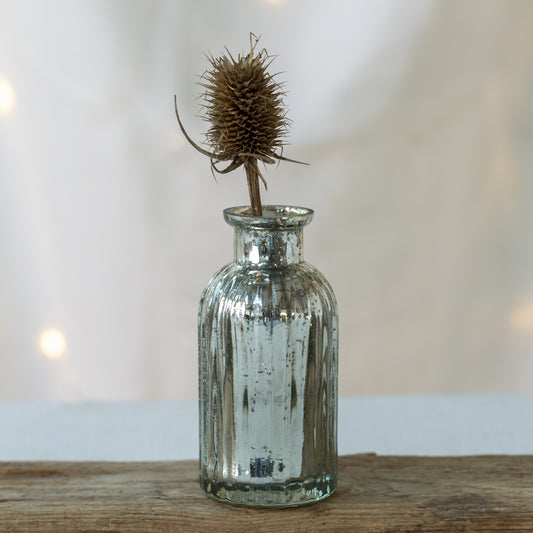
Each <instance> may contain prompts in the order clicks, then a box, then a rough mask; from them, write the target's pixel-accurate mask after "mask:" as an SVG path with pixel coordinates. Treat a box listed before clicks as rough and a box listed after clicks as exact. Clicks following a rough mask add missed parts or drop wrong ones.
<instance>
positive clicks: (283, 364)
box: [198, 206, 338, 507]
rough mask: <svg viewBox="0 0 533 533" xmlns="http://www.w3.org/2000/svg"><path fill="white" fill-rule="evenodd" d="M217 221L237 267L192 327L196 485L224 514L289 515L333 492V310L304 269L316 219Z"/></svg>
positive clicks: (282, 211) (317, 278)
mask: <svg viewBox="0 0 533 533" xmlns="http://www.w3.org/2000/svg"><path fill="white" fill-rule="evenodd" d="M250 213H251V211H250V208H249V207H234V208H229V209H226V210H224V219H225V220H226V222H227V223H228V224H230V225H231V226H233V228H234V260H233V261H232V262H231V263H229V264H228V265H226V266H225V267H223V268H221V269H220V270H219V271H218V272H217V273H216V274H215V275H214V276H213V278H212V279H211V281H210V282H209V284H208V285H207V287H206V288H205V290H204V292H203V294H202V298H201V301H200V310H199V317H198V333H199V334H198V338H199V404H200V485H201V487H202V488H203V489H204V490H205V491H206V492H207V493H208V494H209V495H211V496H213V497H215V498H216V499H218V500H221V501H224V502H226V503H232V504H236V505H245V506H254V507H292V506H297V505H302V504H307V503H313V502H316V501H319V500H322V499H324V498H326V497H327V496H329V495H330V494H332V492H333V491H334V490H335V487H336V483H337V354H338V329H337V320H338V319H337V304H336V300H335V296H334V294H333V291H332V289H331V287H330V285H329V283H328V282H327V281H326V279H325V278H324V276H323V275H322V274H320V272H319V271H318V270H317V269H316V268H315V267H313V266H311V265H310V264H308V263H306V262H305V261H304V259H303V228H304V226H305V225H307V224H308V223H309V222H310V221H311V219H312V217H313V211H312V210H311V209H305V208H300V207H287V206H264V207H263V216H262V217H258V216H252V215H251V214H250Z"/></svg>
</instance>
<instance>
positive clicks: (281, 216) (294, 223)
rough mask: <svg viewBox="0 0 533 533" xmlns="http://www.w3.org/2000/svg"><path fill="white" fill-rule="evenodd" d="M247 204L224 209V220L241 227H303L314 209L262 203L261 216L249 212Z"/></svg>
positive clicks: (311, 216) (309, 219)
mask: <svg viewBox="0 0 533 533" xmlns="http://www.w3.org/2000/svg"><path fill="white" fill-rule="evenodd" d="M251 210H252V208H251V207H250V206H249V205H241V206H237V207H228V208H227V209H224V220H225V221H226V222H227V223H228V224H230V225H231V226H237V227H241V228H267V229H290V228H298V227H303V226H306V225H307V224H309V222H311V220H312V218H313V215H314V211H313V210H312V209H309V208H307V207H297V206H292V205H264V206H263V216H261V217H259V216H254V215H252V214H251Z"/></svg>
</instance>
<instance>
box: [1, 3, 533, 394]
mask: <svg viewBox="0 0 533 533" xmlns="http://www.w3.org/2000/svg"><path fill="white" fill-rule="evenodd" d="M250 31H253V32H254V33H256V34H262V35H263V38H262V40H261V45H262V46H264V47H266V48H267V49H268V50H269V51H270V53H271V54H275V55H278V56H279V57H278V59H277V60H276V61H275V63H274V65H273V69H274V70H278V71H283V74H281V75H280V78H279V79H280V81H283V80H285V81H286V82H287V85H286V88H287V90H288V91H289V93H288V96H287V99H286V102H287V104H288V106H289V108H290V112H289V117H290V118H291V119H292V120H293V121H294V125H293V129H292V134H291V137H290V142H291V144H290V146H288V147H287V149H286V151H285V154H286V155H287V156H288V157H292V158H295V159H299V160H304V161H307V162H309V163H310V166H309V167H301V166H298V165H290V164H282V165H280V166H279V168H277V169H276V168H269V169H268V171H267V179H268V181H269V191H268V192H267V193H265V194H264V195H263V199H264V201H265V203H286V204H294V205H303V206H306V207H312V208H314V209H315V211H316V216H315V219H314V221H313V223H312V224H311V225H310V226H309V227H308V228H307V229H306V257H307V259H308V260H309V261H310V262H311V263H313V264H315V265H316V266H317V267H319V269H320V270H322V272H323V273H324V274H325V275H326V276H327V277H328V279H329V280H330V281H331V283H332V285H333V287H334V289H335V291H336V293H337V297H338V301H339V309H340V314H341V352H340V357H341V363H340V384H341V393H343V394H348V393H350V394H354V393H381V394H383V393H412V392H418V393H420V392H482V391H484V392H490V391H492V392H503V391H514V392H533V379H532V377H533V236H532V230H531V228H532V227H533V111H532V110H533V105H532V104H533V4H532V3H531V2H530V1H528V0H513V2H509V1H508V0H464V1H463V0H461V1H460V0H346V1H342V0H337V1H330V2H324V1H319V0H278V1H270V2H269V1H267V0H248V1H245V0H227V1H224V2H220V1H216V0H210V1H202V2H197V1H193V0H189V1H187V0H181V1H176V0H155V1H154V0H151V1H148V0H145V1H140V0H136V1H132V0H120V1H119V0H107V1H104V0H77V1H76V2H72V1H68V0H48V1H46V2H41V1H39V0H34V1H30V0H22V1H20V0H19V1H17V2H14V1H9V0H0V400H29V399H43V398H48V399H59V400H80V399H143V398H170V397H194V396H195V395H196V309H197V304H198V300H199V296H200V293H201V290H202V288H203V287H204V285H205V284H206V283H207V281H208V279H209V278H210V276H211V275H212V274H213V272H214V271H215V270H217V269H218V268H219V267H220V266H222V265H223V264H224V263H226V262H227V261H229V260H230V259H231V257H232V235H231V230H230V228H229V227H228V226H226V225H225V223H224V222H223V220H222V216H221V211H222V209H223V208H225V207H228V206H232V205H240V204H243V203H247V189H246V185H245V180H244V177H243V175H242V174H241V173H240V171H238V172H236V173H233V174H231V175H227V176H221V177H220V178H219V180H218V181H219V183H218V184H216V183H215V182H214V181H213V179H212V177H211V174H210V170H209V162H208V161H207V160H206V159H205V158H204V157H203V156H201V155H199V154H198V153H197V152H195V151H194V150H193V149H192V148H191V147H189V146H188V145H185V144H184V142H183V139H182V138H181V136H180V135H179V134H178V133H177V132H178V129H177V124H176V121H175V117H174V111H173V103H172V98H173V94H174V93H177V95H178V97H179V100H180V104H181V109H182V114H183V119H184V122H185V124H186V126H187V128H188V129H189V131H190V133H191V134H192V136H193V137H194V138H195V139H196V140H198V141H199V140H201V139H202V133H203V132H204V131H205V127H206V124H205V123H204V122H203V121H201V120H200V119H199V118H198V117H197V114H198V112H199V108H198V102H196V101H195V98H196V97H197V96H198V95H199V94H200V92H201V89H200V87H198V86H197V85H196V84H195V82H196V81H198V78H197V76H198V75H200V74H201V73H202V72H203V71H204V70H205V68H207V66H208V65H207V61H206V59H205V57H204V55H203V54H204V52H206V51H211V52H212V53H213V54H214V55H217V54H219V53H221V52H222V51H223V49H224V46H228V48H229V49H230V50H232V51H236V52H239V51H246V49H247V47H248V42H249V40H248V34H249V32H250ZM47 328H57V329H58V330H59V331H60V332H61V334H62V335H63V336H64V339H65V342H66V349H65V350H64V352H63V351H62V350H59V351H57V352H56V355H58V357H56V358H50V357H46V356H45V355H44V354H43V351H42V349H41V348H40V346H39V337H40V335H41V334H42V332H43V331H45V330H46V329H47ZM45 351H46V350H45Z"/></svg>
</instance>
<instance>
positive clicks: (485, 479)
mask: <svg viewBox="0 0 533 533" xmlns="http://www.w3.org/2000/svg"><path fill="white" fill-rule="evenodd" d="M197 470H198V467H197V462H196V461H174V462H139V463H132V462H122V463H119V462H50V461H48V462H4V463H0V531H1V532H2V533H4V532H10V531H16V532H24V533H32V532H44V531H48V532H54V533H55V532H68V531H83V532H108V533H109V532H143V533H145V532H150V531H157V532H161V533H164V532H170V531H172V532H181V531H184V532H210V533H211V532H225V531H228V532H237V531H253V532H264V531H276V532H278V531H283V532H305V533H311V532H318V531H320V532H322V531H324V532H327V531H331V532H335V533H342V532H350V533H352V532H358V533H364V532H383V533H385V532H388V533H401V532H414V531H416V532H424V531H433V532H436V531H440V532H445V531H450V532H452V531H453V532H454V533H457V532H462V531H472V532H474V531H475V532H484V531H486V532H493V533H494V532H498V531H502V532H506V533H508V532H510V531H521V532H527V531H530V532H531V531H533V456H530V455H528V456H504V455H498V456H472V457H418V456H379V455H374V454H359V455H347V456H344V457H341V458H340V460H339V486H338V489H337V491H336V493H335V494H334V495H333V496H332V497H331V498H329V499H328V500H326V501H324V502H321V503H318V504H315V505H311V506H308V507H301V508H296V509H281V510H257V509H246V508H239V507H232V506H229V505H225V504H221V503H218V502H216V501H214V500H212V499H210V498H208V497H207V496H205V495H204V493H203V492H202V491H201V490H200V488H199V487H198V481H197V477H198V474H197Z"/></svg>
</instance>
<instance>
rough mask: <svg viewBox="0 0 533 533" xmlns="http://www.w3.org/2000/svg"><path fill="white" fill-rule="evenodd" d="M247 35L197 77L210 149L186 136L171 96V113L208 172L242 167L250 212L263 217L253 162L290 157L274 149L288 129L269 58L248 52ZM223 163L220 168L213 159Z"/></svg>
mask: <svg viewBox="0 0 533 533" xmlns="http://www.w3.org/2000/svg"><path fill="white" fill-rule="evenodd" d="M252 36H253V35H252V34H250V53H249V54H247V55H246V56H245V57H242V56H240V55H239V56H238V57H237V59H234V58H233V57H232V55H231V54H230V53H229V52H228V56H229V57H227V56H226V55H223V56H221V57H219V58H213V57H212V56H208V59H209V61H210V63H211V66H212V69H211V70H208V71H207V72H205V73H204V75H203V76H202V78H203V80H204V82H202V83H201V85H202V86H203V87H205V89H206V91H205V94H204V100H205V104H204V105H203V108H204V109H205V116H204V119H205V120H207V121H209V122H210V124H211V127H210V128H209V130H208V131H207V134H206V138H207V142H208V144H209V146H210V148H211V151H208V150H204V149H203V148H200V147H199V146H198V145H197V144H196V143H195V142H194V141H193V140H192V139H191V138H190V137H189V135H188V134H187V132H186V131H185V128H184V127H183V124H182V123H181V120H180V117H179V113H178V106H177V102H176V97H174V103H175V108H176V117H177V119H178V123H179V126H180V129H181V131H182V132H183V134H184V136H185V138H186V139H187V141H189V143H190V144H191V145H192V146H193V147H194V148H196V150H198V151H199V152H200V153H202V154H204V155H207V156H208V157H209V158H210V159H211V169H212V171H213V172H218V173H220V174H226V173H228V172H231V171H232V170H235V169H237V168H239V167H240V166H241V165H242V166H244V171H245V173H246V180H247V183H248V192H249V195H250V203H251V206H252V214H253V215H254V216H263V211H262V206H261V192H260V186H259V180H261V181H262V182H263V184H264V185H265V189H266V186H267V185H266V181H265V178H264V177H263V175H262V174H261V172H260V170H259V164H258V162H259V161H261V162H262V163H264V164H272V163H275V162H276V160H281V161H291V162H293V163H299V161H294V160H292V159H287V158H285V157H283V156H282V155H281V154H277V153H276V150H277V149H278V148H279V149H282V147H283V145H284V144H285V142H284V137H285V135H286V133H287V131H288V124H289V120H288V119H287V117H286V111H285V108H284V106H283V102H282V97H283V96H284V92H283V90H282V89H281V87H280V85H279V84H278V83H276V82H275V81H274V78H273V76H271V75H270V74H268V72H267V67H268V66H270V63H271V62H272V59H271V58H270V56H269V55H268V54H267V52H266V51H265V50H262V51H261V52H260V53H259V54H256V55H254V50H255V46H256V44H257V39H256V41H255V43H253V42H252ZM224 161H226V162H229V164H228V166H227V167H226V168H223V169H221V168H219V167H218V166H217V163H219V162H224Z"/></svg>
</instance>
